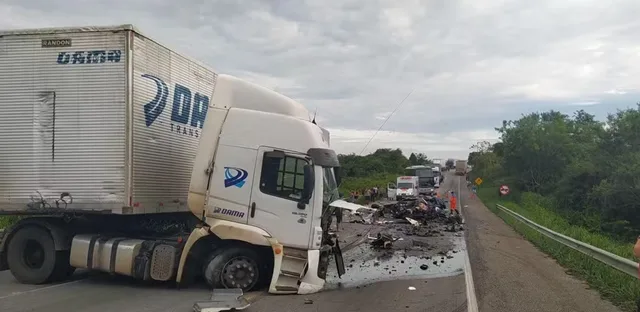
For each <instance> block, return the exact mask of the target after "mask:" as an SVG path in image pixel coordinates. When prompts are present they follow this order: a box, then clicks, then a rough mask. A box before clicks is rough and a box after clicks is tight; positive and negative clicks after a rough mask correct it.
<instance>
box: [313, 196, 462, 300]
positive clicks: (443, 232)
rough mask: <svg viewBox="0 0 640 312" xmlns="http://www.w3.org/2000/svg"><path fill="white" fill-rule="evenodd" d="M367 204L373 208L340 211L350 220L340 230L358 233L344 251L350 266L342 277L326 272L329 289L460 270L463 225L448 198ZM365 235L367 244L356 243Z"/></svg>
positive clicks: (345, 235) (346, 219) (429, 197)
mask: <svg viewBox="0 0 640 312" xmlns="http://www.w3.org/2000/svg"><path fill="white" fill-rule="evenodd" d="M371 207H372V208H375V209H371V210H366V209H358V210H357V211H355V212H354V211H353V210H352V213H346V214H345V215H344V219H343V220H344V222H348V223H349V224H348V225H345V226H344V231H340V233H339V235H340V236H344V237H352V238H356V243H353V244H351V245H349V246H350V247H349V251H347V252H346V253H345V254H344V255H345V262H347V263H348V267H349V270H347V273H346V274H344V275H342V276H341V277H339V276H338V274H335V273H334V272H330V274H329V275H328V279H327V284H325V286H326V288H327V289H332V288H338V289H340V288H344V287H359V286H364V285H367V284H370V283H373V282H376V281H384V280H390V279H397V278H402V277H403V276H405V277H411V278H421V277H427V276H443V275H444V276H446V275H448V274H459V272H462V270H463V269H462V267H463V264H464V257H463V255H462V254H461V253H457V252H456V249H457V250H458V251H459V250H461V249H460V248H464V247H461V246H463V242H462V240H463V239H462V235H459V234H462V233H460V232H459V231H461V230H462V227H461V226H460V224H461V223H460V222H459V221H460V219H459V215H457V214H456V212H455V211H454V212H452V211H451V210H450V209H448V206H447V202H445V201H443V200H442V199H440V198H437V197H434V196H425V197H422V196H421V197H418V198H414V199H405V200H402V201H394V202H391V201H388V202H384V203H374V204H372V205H371ZM452 225H454V226H455V227H454V228H453V231H454V232H452V230H451V226H452ZM341 229H342V228H341ZM354 229H356V230H354ZM350 231H351V232H350ZM354 231H355V232H354ZM357 237H363V238H364V239H365V240H357ZM366 239H368V240H369V241H368V243H367V244H360V243H362V242H364V241H366ZM438 253H440V255H439V254H438ZM430 262H433V265H431V263H430ZM330 270H331V269H330Z"/></svg>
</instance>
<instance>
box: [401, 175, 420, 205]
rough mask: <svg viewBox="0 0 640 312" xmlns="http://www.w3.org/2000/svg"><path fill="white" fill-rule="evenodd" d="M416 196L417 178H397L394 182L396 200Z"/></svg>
mask: <svg viewBox="0 0 640 312" xmlns="http://www.w3.org/2000/svg"><path fill="white" fill-rule="evenodd" d="M416 196H418V177H415V176H401V177H398V179H397V181H396V199H397V200H402V199H405V198H411V197H416Z"/></svg>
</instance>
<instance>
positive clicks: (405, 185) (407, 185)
mask: <svg viewBox="0 0 640 312" xmlns="http://www.w3.org/2000/svg"><path fill="white" fill-rule="evenodd" d="M398 188H399V189H410V188H413V183H406V182H404V183H398Z"/></svg>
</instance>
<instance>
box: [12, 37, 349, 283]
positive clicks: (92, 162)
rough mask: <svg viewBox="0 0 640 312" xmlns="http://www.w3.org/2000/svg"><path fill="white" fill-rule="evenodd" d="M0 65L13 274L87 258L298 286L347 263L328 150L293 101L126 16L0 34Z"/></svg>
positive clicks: (119, 267) (51, 274)
mask: <svg viewBox="0 0 640 312" xmlns="http://www.w3.org/2000/svg"><path fill="white" fill-rule="evenodd" d="M0 73H2V75H0V214H3V215H22V216H24V218H22V219H21V220H20V221H19V222H18V223H16V224H14V225H13V226H12V227H11V228H9V229H7V230H6V231H5V232H4V235H3V237H0V269H7V268H9V269H10V270H11V272H12V273H13V275H14V276H15V277H16V278H17V279H18V280H19V281H20V282H23V283H32V284H40V283H46V282H50V281H55V280H61V279H64V278H66V277H67V276H68V275H70V274H71V273H72V272H73V270H74V268H88V269H93V270H101V271H106V272H111V273H117V274H121V275H128V276H132V277H135V278H139V279H144V280H161V281H166V280H175V281H177V282H182V281H186V280H188V278H187V277H192V276H195V275H200V274H202V275H204V277H205V278H206V279H207V281H208V282H209V283H210V284H211V285H212V286H214V287H227V288H233V287H239V288H243V289H244V290H248V289H253V288H255V287H258V286H259V285H260V282H264V285H269V291H270V292H272V293H304V292H314V291H318V290H319V289H321V288H322V285H323V283H324V278H325V275H326V268H327V266H328V261H329V260H328V259H329V255H330V254H332V253H333V254H336V253H337V254H336V255H337V258H336V259H341V257H340V250H339V245H336V244H335V243H336V242H333V241H330V240H331V238H330V237H329V236H328V235H326V232H327V228H326V227H327V225H326V219H327V218H326V216H327V215H328V214H327V213H325V211H324V210H323V208H322V207H323V202H326V201H332V200H335V199H337V198H336V196H337V184H336V180H335V176H334V174H333V172H334V170H333V168H334V167H337V166H338V165H339V164H338V160H337V156H336V154H335V152H333V151H332V150H331V149H329V139H328V136H329V134H328V132H327V131H326V130H324V129H322V128H320V127H318V126H317V125H316V124H315V123H311V122H310V121H309V120H308V116H309V115H308V111H307V110H306V109H305V108H304V106H302V105H301V104H299V103H296V102H294V101H293V100H291V99H289V98H287V97H285V96H283V95H280V94H277V93H275V92H273V91H270V90H267V89H265V88H262V87H259V86H257V85H253V84H250V83H248V82H245V81H242V80H239V79H237V78H234V77H231V76H226V75H218V74H216V73H215V72H214V71H212V70H210V69H208V68H207V67H206V66H204V65H202V64H200V63H198V62H196V61H194V60H191V59H189V58H186V57H184V56H181V55H180V54H178V53H176V52H174V51H172V50H170V49H168V48H166V47H164V46H162V45H160V44H159V43H157V42H155V41H153V40H152V39H150V38H148V37H145V36H144V35H142V34H141V33H140V32H139V31H138V30H136V29H135V28H134V27H133V26H131V25H122V26H114V27H80V28H49V29H31V30H13V31H3V32H0ZM325 206H326V205H325ZM33 242H35V243H33ZM330 246H333V247H330ZM38 255H44V256H41V257H38ZM24 259H31V260H29V261H26V260H25V261H26V262H25V261H23V260H24ZM236 266H240V267H241V269H236ZM338 267H339V271H340V272H344V265H343V263H342V262H341V260H340V261H339V266H338ZM223 272H224V274H223ZM236 273H237V274H236Z"/></svg>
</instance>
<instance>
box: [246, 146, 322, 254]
mask: <svg viewBox="0 0 640 312" xmlns="http://www.w3.org/2000/svg"><path fill="white" fill-rule="evenodd" d="M305 167H307V169H306V170H307V171H309V170H311V172H312V171H313V170H312V169H313V167H312V166H311V163H310V160H309V159H308V158H307V157H306V156H305V155H304V154H296V153H288V152H283V151H278V150H275V149H273V148H268V147H261V148H259V149H258V155H257V158H256V170H255V175H254V177H253V178H254V181H255V183H253V190H252V192H251V202H250V206H249V222H248V224H249V225H253V226H256V227H259V228H261V229H263V230H265V231H266V232H267V233H269V234H271V236H273V237H274V238H276V239H277V240H278V241H279V242H280V243H281V244H283V245H285V246H290V247H297V248H308V245H309V241H310V238H309V235H311V232H310V226H311V220H312V218H313V200H312V198H311V197H312V196H313V194H305V185H308V184H310V185H313V183H314V182H313V181H310V180H309V179H311V177H309V176H308V175H307V177H306V178H305ZM315 195H316V196H318V195H317V194H315ZM320 195H322V194H320ZM305 197H308V198H307V199H305Z"/></svg>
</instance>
